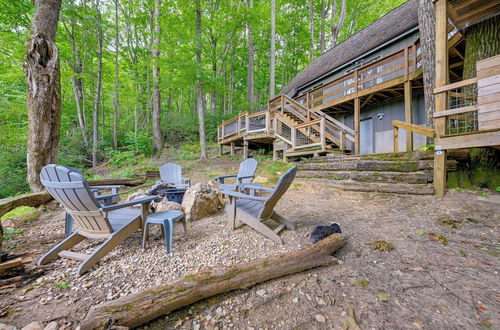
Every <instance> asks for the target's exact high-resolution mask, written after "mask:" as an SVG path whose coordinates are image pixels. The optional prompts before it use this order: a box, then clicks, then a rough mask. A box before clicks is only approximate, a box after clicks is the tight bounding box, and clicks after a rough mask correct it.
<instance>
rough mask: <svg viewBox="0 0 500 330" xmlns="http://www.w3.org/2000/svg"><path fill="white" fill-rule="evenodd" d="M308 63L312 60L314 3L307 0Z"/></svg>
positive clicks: (311, 0)
mask: <svg viewBox="0 0 500 330" xmlns="http://www.w3.org/2000/svg"><path fill="white" fill-rule="evenodd" d="M309 33H310V35H309V62H312V60H313V59H314V3H313V0H309Z"/></svg>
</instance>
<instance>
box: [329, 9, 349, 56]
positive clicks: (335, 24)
mask: <svg viewBox="0 0 500 330" xmlns="http://www.w3.org/2000/svg"><path fill="white" fill-rule="evenodd" d="M345 11H346V6H345V0H342V4H341V8H340V14H339V19H338V21H337V20H336V19H335V18H336V17H337V0H333V6H332V48H333V47H335V45H336V44H337V39H338V37H339V32H340V29H341V28H342V25H344V20H345Z"/></svg>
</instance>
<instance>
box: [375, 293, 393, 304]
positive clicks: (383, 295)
mask: <svg viewBox="0 0 500 330" xmlns="http://www.w3.org/2000/svg"><path fill="white" fill-rule="evenodd" d="M389 297H390V295H389V294H386V293H379V294H377V298H378V301H381V302H388V301H389Z"/></svg>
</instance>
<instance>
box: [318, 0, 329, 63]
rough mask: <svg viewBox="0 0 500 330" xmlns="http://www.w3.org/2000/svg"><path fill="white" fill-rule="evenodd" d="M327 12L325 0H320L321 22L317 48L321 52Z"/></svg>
mask: <svg viewBox="0 0 500 330" xmlns="http://www.w3.org/2000/svg"><path fill="white" fill-rule="evenodd" d="M327 12H328V8H327V7H326V4H325V0H321V24H320V30H321V31H320V33H319V49H320V52H321V54H323V53H324V52H325V34H326V27H325V21H326V14H327Z"/></svg>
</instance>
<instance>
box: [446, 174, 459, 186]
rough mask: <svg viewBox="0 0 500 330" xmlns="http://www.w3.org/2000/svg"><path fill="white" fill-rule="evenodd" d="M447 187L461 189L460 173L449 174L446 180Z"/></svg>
mask: <svg viewBox="0 0 500 330" xmlns="http://www.w3.org/2000/svg"><path fill="white" fill-rule="evenodd" d="M446 187H447V188H449V189H455V188H459V187H460V185H459V182H458V173H457V172H450V173H448V178H447V180H446Z"/></svg>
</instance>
